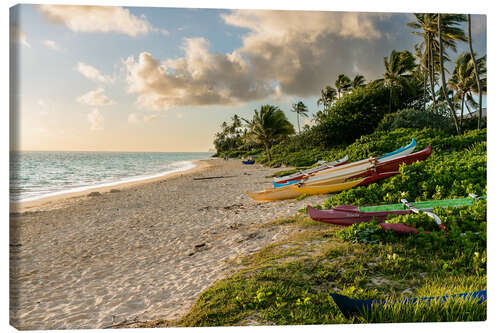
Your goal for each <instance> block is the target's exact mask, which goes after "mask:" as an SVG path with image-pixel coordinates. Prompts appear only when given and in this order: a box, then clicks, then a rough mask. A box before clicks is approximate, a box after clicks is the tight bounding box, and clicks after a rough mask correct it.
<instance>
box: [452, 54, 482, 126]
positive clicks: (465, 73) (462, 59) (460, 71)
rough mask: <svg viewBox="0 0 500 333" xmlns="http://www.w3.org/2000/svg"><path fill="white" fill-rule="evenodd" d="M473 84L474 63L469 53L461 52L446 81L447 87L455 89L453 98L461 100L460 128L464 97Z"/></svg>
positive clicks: (469, 91)
mask: <svg viewBox="0 0 500 333" xmlns="http://www.w3.org/2000/svg"><path fill="white" fill-rule="evenodd" d="M481 59H483V58H481ZM481 62H482V60H481ZM475 84H476V83H475V75H474V64H473V63H472V61H471V54H470V53H461V54H460V55H459V56H458V57H457V60H456V61H455V68H454V69H453V74H452V76H451V78H450V80H449V81H448V87H449V88H450V89H452V90H454V91H456V94H455V100H460V101H461V103H460V128H462V124H463V117H464V107H465V99H466V97H468V95H469V94H470V93H471V89H472V88H473V86H474V85H475Z"/></svg>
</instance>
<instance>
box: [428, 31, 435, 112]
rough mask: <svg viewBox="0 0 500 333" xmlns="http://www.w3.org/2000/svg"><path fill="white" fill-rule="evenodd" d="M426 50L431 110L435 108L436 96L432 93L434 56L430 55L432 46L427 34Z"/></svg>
mask: <svg viewBox="0 0 500 333" xmlns="http://www.w3.org/2000/svg"><path fill="white" fill-rule="evenodd" d="M427 48H428V52H427V55H428V56H429V67H430V70H431V73H430V83H431V95H432V108H433V109H435V108H436V94H435V92H434V85H435V84H434V54H433V53H432V45H431V38H430V36H429V34H427Z"/></svg>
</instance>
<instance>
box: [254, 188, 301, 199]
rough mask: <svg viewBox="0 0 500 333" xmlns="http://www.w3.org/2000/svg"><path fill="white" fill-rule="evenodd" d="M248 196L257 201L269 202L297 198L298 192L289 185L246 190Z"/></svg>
mask: <svg viewBox="0 0 500 333" xmlns="http://www.w3.org/2000/svg"><path fill="white" fill-rule="evenodd" d="M246 192H247V194H248V196H249V197H250V198H252V199H254V200H257V201H264V202H271V201H279V200H287V199H294V198H297V197H298V196H299V195H300V193H299V192H296V191H294V190H292V189H291V188H290V187H289V186H285V187H280V188H267V189H264V191H260V192H249V191H246Z"/></svg>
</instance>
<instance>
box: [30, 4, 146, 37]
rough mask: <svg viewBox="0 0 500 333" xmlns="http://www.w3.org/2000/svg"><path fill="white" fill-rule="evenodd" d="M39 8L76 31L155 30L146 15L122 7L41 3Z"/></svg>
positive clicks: (133, 33) (131, 33) (137, 32)
mask: <svg viewBox="0 0 500 333" xmlns="http://www.w3.org/2000/svg"><path fill="white" fill-rule="evenodd" d="M38 8H39V10H40V11H41V12H42V14H43V15H44V16H45V17H46V18H47V19H48V20H50V21H51V22H53V23H59V24H64V25H65V26H66V27H68V28H69V29H70V30H72V31H75V32H116V33H122V34H126V35H129V36H132V37H135V36H137V35H144V34H147V33H148V32H149V31H152V30H153V27H152V26H151V24H150V23H149V22H148V21H147V19H146V18H145V17H143V16H141V17H137V16H134V15H132V14H131V13H130V11H129V10H128V9H125V8H122V7H106V6H68V5H39V6H38Z"/></svg>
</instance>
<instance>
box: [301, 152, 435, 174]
mask: <svg viewBox="0 0 500 333" xmlns="http://www.w3.org/2000/svg"><path fill="white" fill-rule="evenodd" d="M431 153H432V147H431V146H430V145H429V146H428V147H427V148H425V149H423V150H420V151H418V152H416V153H412V154H408V155H406V156H401V157H394V158H392V159H389V160H387V161H385V162H382V163H380V162H379V161H378V160H374V161H370V162H367V163H364V164H360V165H358V166H355V167H353V168H350V169H348V170H346V169H343V170H334V169H331V170H326V171H324V172H321V173H318V174H316V175H313V176H310V177H306V178H305V179H304V180H303V182H304V183H314V182H319V181H324V180H328V179H331V178H334V177H339V176H343V175H349V177H350V178H353V177H365V176H369V175H371V174H372V173H374V172H377V173H385V172H393V171H397V170H399V166H400V165H402V164H403V163H404V164H406V165H410V164H413V163H415V162H418V161H423V160H425V159H427V158H428V157H429V156H430V155H431ZM393 156H394V155H393Z"/></svg>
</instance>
